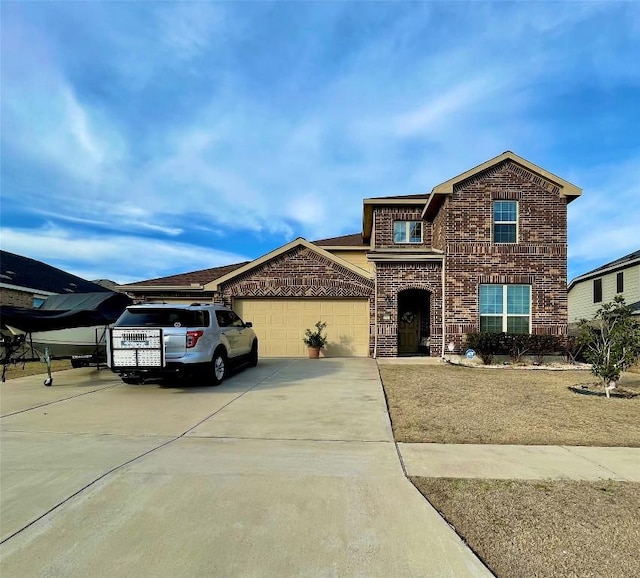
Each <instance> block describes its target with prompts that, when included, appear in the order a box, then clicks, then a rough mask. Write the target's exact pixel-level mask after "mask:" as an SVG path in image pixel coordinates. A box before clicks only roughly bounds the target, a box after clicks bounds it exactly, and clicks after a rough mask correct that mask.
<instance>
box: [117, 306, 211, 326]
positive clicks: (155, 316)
mask: <svg viewBox="0 0 640 578" xmlns="http://www.w3.org/2000/svg"><path fill="white" fill-rule="evenodd" d="M208 326H209V312H208V311H186V310H184V309H166V308H162V309H147V308H144V309H135V308H134V309H126V310H125V312H124V313H123V314H122V317H120V319H118V321H117V323H116V327H208Z"/></svg>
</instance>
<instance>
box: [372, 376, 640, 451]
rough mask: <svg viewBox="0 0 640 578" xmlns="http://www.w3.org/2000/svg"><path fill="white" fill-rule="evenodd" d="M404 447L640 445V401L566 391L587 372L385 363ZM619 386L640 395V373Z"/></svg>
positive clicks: (591, 379) (391, 408) (398, 437)
mask: <svg viewBox="0 0 640 578" xmlns="http://www.w3.org/2000/svg"><path fill="white" fill-rule="evenodd" d="M380 375H381V377H382V381H383V384H384V390H385V393H386V396H387V400H388V404H389V411H390V414H391V421H392V424H393V432H394V436H395V439H396V440H397V441H399V442H431V443H459V444H464V443H475V444H516V445H579V446H627V447H640V396H638V397H635V398H633V399H617V398H612V399H605V398H601V397H595V396H588V395H580V394H577V393H573V392H572V391H570V390H569V389H568V387H569V386H579V385H582V384H586V383H594V382H597V378H595V377H594V376H593V375H591V374H590V373H589V372H587V371H545V370H519V369H511V368H507V369H484V368H475V369H474V368H467V367H458V366H451V365H446V364H442V365H413V366H412V365H381V366H380ZM620 386H621V387H624V388H625V389H627V390H629V391H635V392H639V393H640V374H639V373H625V374H624V375H623V378H622V380H621V382H620Z"/></svg>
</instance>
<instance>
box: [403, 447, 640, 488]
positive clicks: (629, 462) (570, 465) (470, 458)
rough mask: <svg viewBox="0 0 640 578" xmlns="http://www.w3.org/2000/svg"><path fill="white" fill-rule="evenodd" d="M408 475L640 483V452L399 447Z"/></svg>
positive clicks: (558, 448)
mask: <svg viewBox="0 0 640 578" xmlns="http://www.w3.org/2000/svg"><path fill="white" fill-rule="evenodd" d="M398 449H399V451H400V455H401V457H402V462H403V464H404V467H405V470H406V473H407V475H408V476H421V477H431V478H491V479H521V480H539V479H552V480H621V481H629V482H640V448H620V447H582V446H504V445H478V444H410V443H398Z"/></svg>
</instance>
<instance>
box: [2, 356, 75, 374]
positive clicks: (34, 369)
mask: <svg viewBox="0 0 640 578" xmlns="http://www.w3.org/2000/svg"><path fill="white" fill-rule="evenodd" d="M65 369H71V361H70V360H68V359H54V360H52V361H51V371H63V370H65ZM0 371H1V369H0ZM43 373H47V365H46V364H45V363H42V362H41V361H28V362H27V363H25V364H24V368H23V366H22V363H19V364H17V365H12V364H9V365H8V367H7V373H6V374H5V377H6V379H16V378H17V377H26V376H28V375H39V374H43Z"/></svg>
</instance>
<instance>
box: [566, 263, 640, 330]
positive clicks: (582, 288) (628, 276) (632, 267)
mask: <svg viewBox="0 0 640 578" xmlns="http://www.w3.org/2000/svg"><path fill="white" fill-rule="evenodd" d="M616 295H622V296H623V297H624V298H625V301H626V303H627V305H629V306H630V307H631V309H632V310H633V312H634V314H635V315H640V251H634V252H633V253H629V255H625V256H624V257H621V258H620V259H616V260H615V261H611V263H607V264H606V265H602V266H601V267H598V268H597V269H594V270H593V271H589V272H588V273H584V274H583V275H580V276H579V277H576V278H575V279H574V280H573V281H571V283H569V323H577V322H578V321H580V320H581V319H591V318H593V316H594V315H595V313H596V311H597V310H598V309H599V308H600V307H601V306H602V304H603V303H609V302H610V301H612V300H613V298H614V297H615V296H616Z"/></svg>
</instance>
